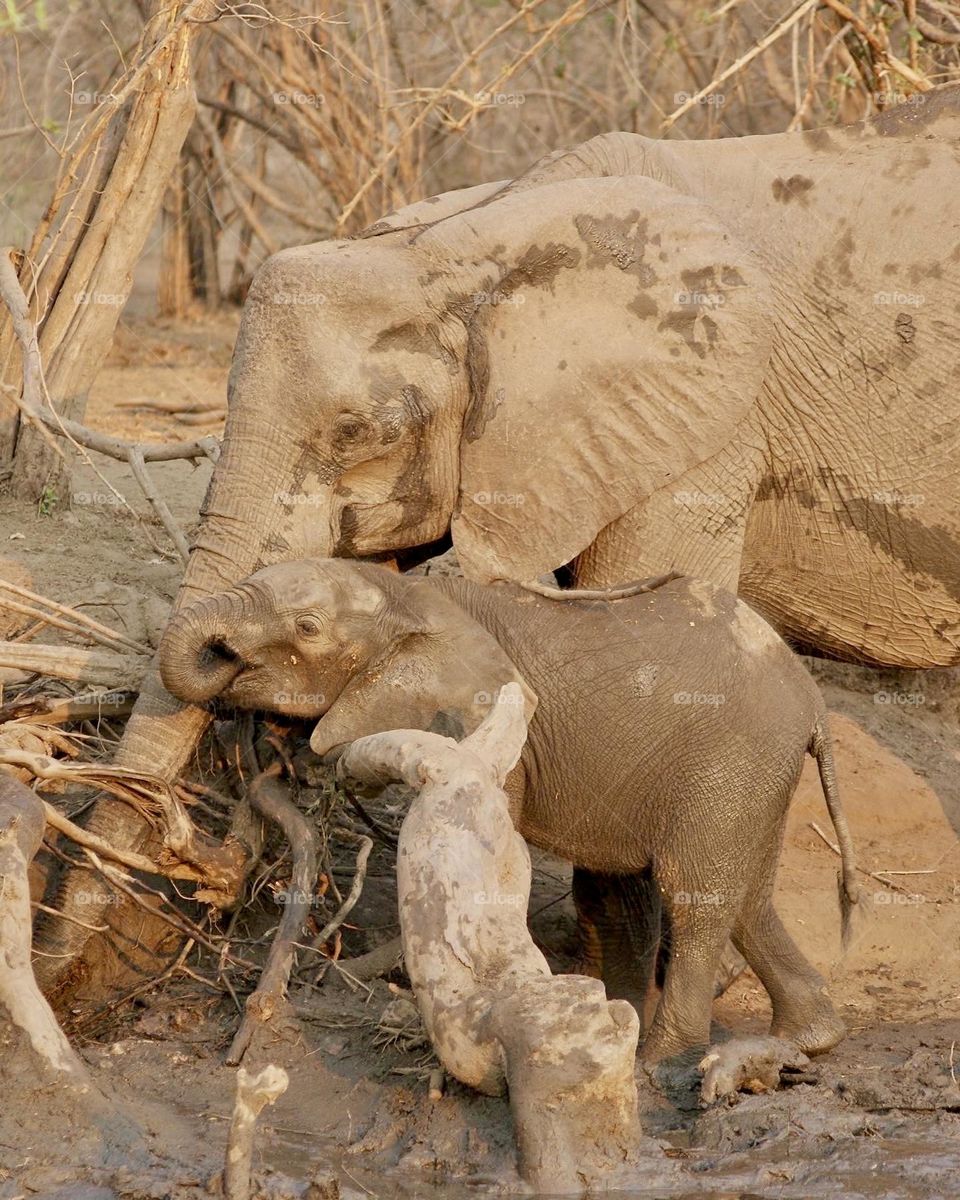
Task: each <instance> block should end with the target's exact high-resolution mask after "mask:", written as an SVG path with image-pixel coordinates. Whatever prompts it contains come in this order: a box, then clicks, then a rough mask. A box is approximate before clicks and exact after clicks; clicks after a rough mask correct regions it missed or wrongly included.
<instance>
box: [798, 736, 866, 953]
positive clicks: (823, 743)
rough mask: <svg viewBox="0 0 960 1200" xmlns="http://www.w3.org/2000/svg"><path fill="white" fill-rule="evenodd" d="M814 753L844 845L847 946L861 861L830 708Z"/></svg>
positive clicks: (843, 911) (843, 900)
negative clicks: (844, 797)
mask: <svg viewBox="0 0 960 1200" xmlns="http://www.w3.org/2000/svg"><path fill="white" fill-rule="evenodd" d="M810 753H811V754H812V755H813V757H814V758H815V759H816V760H817V770H818V771H819V772H820V786H821V787H822V788H823V798H824V799H825V800H826V802H827V811H828V812H829V813H830V820H831V821H832V822H833V828H834V830H835V831H836V834H837V846H838V847H839V849H840V878H839V885H840V938H841V945H842V946H843V949H844V950H846V949H847V948H848V946H849V945H850V935H851V932H852V922H851V916H852V913H853V908H854V905H855V904H856V903H857V901H858V900H859V899H860V886H859V884H858V883H857V863H856V855H855V853H854V849H853V838H852V837H851V836H850V826H849V825H848V824H847V817H846V813H845V812H844V811H843V805H842V804H841V803H840V791H839V789H838V787H837V769H836V765H835V763H834V761H833V743H832V742H831V740H830V728H829V725H828V723H827V714H826V712H822V713H821V714H820V715H819V716H818V717H817V722H816V724H815V725H814V727H813V736H812V737H811V739H810Z"/></svg>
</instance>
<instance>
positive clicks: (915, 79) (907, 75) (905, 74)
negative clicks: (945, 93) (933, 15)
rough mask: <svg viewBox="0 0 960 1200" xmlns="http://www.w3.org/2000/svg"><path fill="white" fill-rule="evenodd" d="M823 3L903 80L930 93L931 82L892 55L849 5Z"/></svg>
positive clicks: (835, 0) (837, 1)
mask: <svg viewBox="0 0 960 1200" xmlns="http://www.w3.org/2000/svg"><path fill="white" fill-rule="evenodd" d="M823 3H824V4H825V5H826V6H827V8H832V9H833V11H834V12H835V13H836V14H837V16H838V17H841V18H842V19H843V20H844V21H849V22H850V24H851V25H852V26H853V27H854V29H855V30H856V31H857V33H859V34H860V36H861V37H862V38H863V40H864V41H865V42H866V43H867V45H868V46H869V47H870V49H871V50H872V51H873V52H874V54H875V55H876V56H877V58H879V59H880V61H881V62H883V63H886V65H887V66H888V67H890V69H891V70H893V71H896V73H897V74H898V75H900V76H902V78H904V79H906V80H907V82H908V83H912V84H913V86H914V87H915V88H916V89H917V91H918V92H929V91H930V89H931V87H932V86H933V84H931V82H930V80H929V79H927V78H925V76H923V75H921V74H920V73H919V72H917V71H914V70H913V68H912V67H910V66H908V65H907V64H906V63H905V62H903V61H902V60H901V59H899V58H897V57H896V55H894V54H891V53H890V50H889V48H888V47H887V46H884V44H883V43H882V42H881V41H880V39H879V38H878V37H877V36H876V34H875V33H873V32H872V31H871V30H870V28H869V27H868V26H867V25H865V24H864V22H863V21H862V20H861V19H860V18H859V17H858V16H857V14H856V13H855V12H854V11H853V9H852V8H848V7H847V5H846V4H844V3H843V2H842V0H823Z"/></svg>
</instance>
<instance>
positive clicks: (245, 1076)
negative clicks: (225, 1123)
mask: <svg viewBox="0 0 960 1200" xmlns="http://www.w3.org/2000/svg"><path fill="white" fill-rule="evenodd" d="M289 1082H290V1078H289V1076H288V1075H287V1073H286V1071H285V1070H284V1069H283V1067H275V1066H273V1065H272V1064H271V1065H270V1066H267V1067H264V1068H263V1070H262V1071H259V1072H257V1074H255V1075H254V1074H252V1073H248V1072H247V1071H245V1070H244V1068H243V1067H241V1068H240V1069H239V1070H238V1071H237V1099H236V1102H235V1103H234V1106H233V1118H232V1120H231V1122H230V1133H229V1134H228V1136H227V1157H226V1162H225V1164H224V1169H223V1194H224V1196H225V1197H226V1200H249V1197H250V1191H251V1178H250V1171H251V1166H252V1163H253V1134H254V1130H255V1128H256V1124H257V1117H259V1116H260V1113H261V1112H262V1111H263V1109H264V1108H265V1107H266V1105H268V1104H273V1102H274V1101H275V1100H278V1099H279V1098H280V1097H281V1096H282V1095H283V1093H284V1092H285V1091H286V1090H287V1084H288V1083H289Z"/></svg>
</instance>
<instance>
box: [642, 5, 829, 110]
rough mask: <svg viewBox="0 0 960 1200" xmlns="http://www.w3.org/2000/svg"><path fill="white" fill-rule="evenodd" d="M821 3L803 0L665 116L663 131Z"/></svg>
mask: <svg viewBox="0 0 960 1200" xmlns="http://www.w3.org/2000/svg"><path fill="white" fill-rule="evenodd" d="M825 2H827V3H829V0H825ZM819 3H820V0H803V3H802V4H800V5H798V6H797V7H796V8H795V9H794V10H793V12H792V13H789V14H788V15H787V16H786V17H784V18H783V20H782V21H780V22H779V24H777V25H775V26H774V28H773V29H771V30H770V32H769V33H768V34H767V36H766V37H764V38H761V39H760V41H759V42H756V43H755V44H754V45H753V46H751V47H750V49H749V50H748V51H747V52H746V54H741V55H740V57H739V58H738V59H737V60H736V62H733V63H731V64H730V66H729V67H727V69H726V70H725V71H721V72H720V74H719V75H716V76H715V77H714V78H713V79H711V80H710V82H709V83H708V84H707V86H706V87H703V88H701V89H700V91H699V92H697V93H696V94H695V95H693V96H688V97H687V99H686V100H684V102H683V103H682V104H681V105H680V106H679V107H678V108H675V109H674V110H673V112H672V113H671V114H670V115H669V116H668V117H666V118H664V120H663V121H661V123H660V129H661V131H663V130H667V129H669V128H670V126H671V125H673V124H675V122H677V121H678V120H679V119H680V118H681V117H682V116H683V114H684V113H686V112H689V111H690V109H691V108H693V107H694V106H695V105H697V104H699V103H700V101H701V100H702V99H703V98H704V97H705V96H709V95H711V94H712V93H713V92H715V91H716V90H717V88H718V87H719V86H720V85H721V83H726V81H727V80H728V79H729V78H730V77H731V76H733V75H736V73H737V72H738V71H741V70H743V68H744V67H745V66H746V65H747V64H748V63H752V62H753V60H754V59H755V58H757V57H758V56H759V55H761V54H762V53H763V52H764V50H766V49H767V47H768V46H772V45H773V43H774V42H775V41H776V40H777V39H778V38H780V37H782V36H783V34H785V33H786V32H787V30H788V29H791V28H792V27H793V26H794V25H795V24H796V23H797V21H799V20H800V19H801V17H803V15H804V14H805V13H808V12H809V11H810V10H811V9H812V8H816V7H817V5H818V4H819ZM832 7H833V6H832Z"/></svg>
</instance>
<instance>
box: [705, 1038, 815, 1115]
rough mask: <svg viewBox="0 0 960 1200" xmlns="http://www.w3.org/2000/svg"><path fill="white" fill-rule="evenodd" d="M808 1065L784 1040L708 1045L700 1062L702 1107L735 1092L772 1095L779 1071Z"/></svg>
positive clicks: (733, 1039) (750, 1039)
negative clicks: (767, 1093)
mask: <svg viewBox="0 0 960 1200" xmlns="http://www.w3.org/2000/svg"><path fill="white" fill-rule="evenodd" d="M809 1065H810V1060H809V1058H807V1056H806V1055H805V1054H804V1053H803V1051H802V1050H800V1049H798V1048H797V1046H795V1045H794V1044H793V1043H792V1042H786V1041H784V1040H783V1038H778V1037H744V1038H732V1039H731V1040H730V1041H729V1042H724V1043H723V1044H722V1045H719V1046H711V1047H710V1049H709V1050H708V1051H707V1054H706V1057H705V1058H704V1059H702V1061H701V1063H700V1068H699V1069H700V1074H701V1075H702V1076H703V1082H702V1083H701V1084H700V1099H701V1102H702V1103H703V1104H712V1103H713V1102H714V1100H720V1099H727V1098H729V1097H731V1096H735V1095H736V1094H737V1092H772V1091H775V1090H776V1089H777V1087H778V1086H779V1084H780V1072H781V1071H783V1070H785V1069H786V1070H794V1071H796V1070H800V1069H802V1068H803V1067H807V1066H809Z"/></svg>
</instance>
